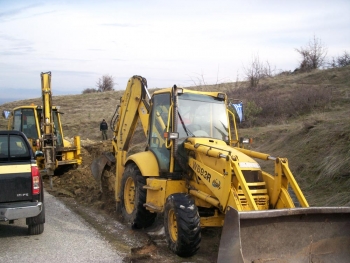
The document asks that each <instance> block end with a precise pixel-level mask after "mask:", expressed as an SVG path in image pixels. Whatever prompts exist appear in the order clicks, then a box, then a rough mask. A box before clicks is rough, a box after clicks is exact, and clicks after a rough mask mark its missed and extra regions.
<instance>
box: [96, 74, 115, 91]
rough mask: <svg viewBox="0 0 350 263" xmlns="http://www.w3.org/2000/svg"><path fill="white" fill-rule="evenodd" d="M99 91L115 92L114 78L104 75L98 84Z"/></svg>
mask: <svg viewBox="0 0 350 263" xmlns="http://www.w3.org/2000/svg"><path fill="white" fill-rule="evenodd" d="M96 87H97V90H98V91H100V92H105V91H111V90H114V88H113V87H114V80H113V77H112V76H109V75H103V76H102V78H99V79H98V82H97V83H96Z"/></svg>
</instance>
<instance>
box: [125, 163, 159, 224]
mask: <svg viewBox="0 0 350 263" xmlns="http://www.w3.org/2000/svg"><path fill="white" fill-rule="evenodd" d="M144 185H146V178H145V177H143V176H142V174H141V172H140V169H139V168H138V167H137V166H136V165H135V164H133V163H132V164H128V165H127V166H126V167H125V170H124V173H123V177H122V183H121V195H120V200H121V212H122V216H123V218H124V220H125V221H127V222H128V223H130V224H131V226H132V228H135V229H140V228H146V227H149V226H151V225H152V224H153V223H154V221H155V218H156V216H157V214H156V213H151V212H150V211H148V210H147V209H146V208H145V207H144V206H143V204H144V203H146V193H147V191H146V189H143V186H144Z"/></svg>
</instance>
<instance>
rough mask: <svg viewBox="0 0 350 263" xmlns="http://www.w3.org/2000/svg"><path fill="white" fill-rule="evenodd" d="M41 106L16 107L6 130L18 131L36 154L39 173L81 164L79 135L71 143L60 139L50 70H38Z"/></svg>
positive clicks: (61, 133) (46, 173) (43, 173)
mask: <svg viewBox="0 0 350 263" xmlns="http://www.w3.org/2000/svg"><path fill="white" fill-rule="evenodd" d="M41 93H42V106H38V105H28V106H20V107H16V108H14V109H13V110H12V112H11V114H10V115H9V116H8V129H9V130H18V131H22V132H23V133H24V134H25V135H26V136H27V138H28V139H29V141H30V142H31V145H32V148H33V151H34V152H37V151H40V152H42V154H41V155H40V154H39V155H38V154H37V158H36V161H37V165H38V167H39V169H40V173H41V174H42V175H49V177H50V184H51V187H52V180H51V179H52V175H54V173H55V170H56V169H57V168H68V167H69V166H75V165H80V164H81V163H82V157H81V153H80V151H81V148H80V147H81V146H80V136H75V137H74V143H73V145H72V144H71V143H70V142H69V141H67V140H65V139H64V137H63V130H62V124H61V118H60V112H59V107H58V106H53V105H52V92H51V72H46V73H41Z"/></svg>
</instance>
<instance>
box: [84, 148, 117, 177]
mask: <svg viewBox="0 0 350 263" xmlns="http://www.w3.org/2000/svg"><path fill="white" fill-rule="evenodd" d="M112 163H115V157H114V155H113V153H111V152H103V153H102V154H101V155H100V156H99V157H97V158H95V159H94V160H93V161H92V163H91V166H90V169H91V173H92V176H93V177H94V178H95V180H96V182H97V183H98V184H101V176H102V172H103V170H104V168H105V166H106V165H109V166H112Z"/></svg>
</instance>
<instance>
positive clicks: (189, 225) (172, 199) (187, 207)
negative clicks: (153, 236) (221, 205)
mask: <svg viewBox="0 0 350 263" xmlns="http://www.w3.org/2000/svg"><path fill="white" fill-rule="evenodd" d="M164 229H165V236H166V239H167V242H168V247H169V248H170V250H171V251H173V252H174V253H175V254H177V255H178V256H180V257H190V256H192V255H194V254H195V253H196V252H197V250H198V249H199V245H200V242H201V227H200V216H199V213H198V208H197V206H196V205H195V204H194V202H193V200H192V199H191V196H190V195H188V194H173V195H170V196H169V197H168V198H167V201H166V204H165V209H164Z"/></svg>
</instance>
